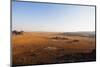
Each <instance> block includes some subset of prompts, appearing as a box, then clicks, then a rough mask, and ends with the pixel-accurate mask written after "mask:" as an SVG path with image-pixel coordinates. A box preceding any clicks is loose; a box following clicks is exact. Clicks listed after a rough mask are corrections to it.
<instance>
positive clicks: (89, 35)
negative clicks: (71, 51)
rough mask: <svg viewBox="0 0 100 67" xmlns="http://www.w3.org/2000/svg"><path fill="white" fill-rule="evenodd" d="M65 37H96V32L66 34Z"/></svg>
mask: <svg viewBox="0 0 100 67" xmlns="http://www.w3.org/2000/svg"><path fill="white" fill-rule="evenodd" d="M62 35H65V36H82V37H95V31H90V32H89V31H86V32H85V31H83V32H64V33H62Z"/></svg>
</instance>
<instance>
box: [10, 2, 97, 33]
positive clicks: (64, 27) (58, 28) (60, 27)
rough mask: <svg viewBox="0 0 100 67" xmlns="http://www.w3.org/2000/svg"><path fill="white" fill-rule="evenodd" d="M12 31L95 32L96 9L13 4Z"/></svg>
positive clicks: (28, 3)
mask: <svg viewBox="0 0 100 67" xmlns="http://www.w3.org/2000/svg"><path fill="white" fill-rule="evenodd" d="M12 29H13V30H24V31H48V32H72V31H95V7H93V6H78V5H61V4H45V3H30V2H13V3H12Z"/></svg>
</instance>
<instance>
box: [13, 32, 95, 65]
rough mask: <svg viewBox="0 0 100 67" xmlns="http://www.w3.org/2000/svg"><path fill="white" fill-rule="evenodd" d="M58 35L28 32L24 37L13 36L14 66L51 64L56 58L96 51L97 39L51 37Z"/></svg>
mask: <svg viewBox="0 0 100 67" xmlns="http://www.w3.org/2000/svg"><path fill="white" fill-rule="evenodd" d="M56 34H57V33H46V32H40V33H39V32H38V33H36V32H26V33H24V34H22V35H13V36H12V49H13V51H12V54H13V64H19V65H20V64H21V65H23V64H39V63H45V62H46V63H50V62H53V59H54V58H57V57H60V56H63V55H65V54H70V53H88V52H91V51H92V50H93V49H95V38H88V37H79V36H63V37H66V38H68V39H66V40H60V39H59V40H57V39H51V37H54V36H58V35H56ZM59 36H60V35H59ZM74 40H78V42H74Z"/></svg>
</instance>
